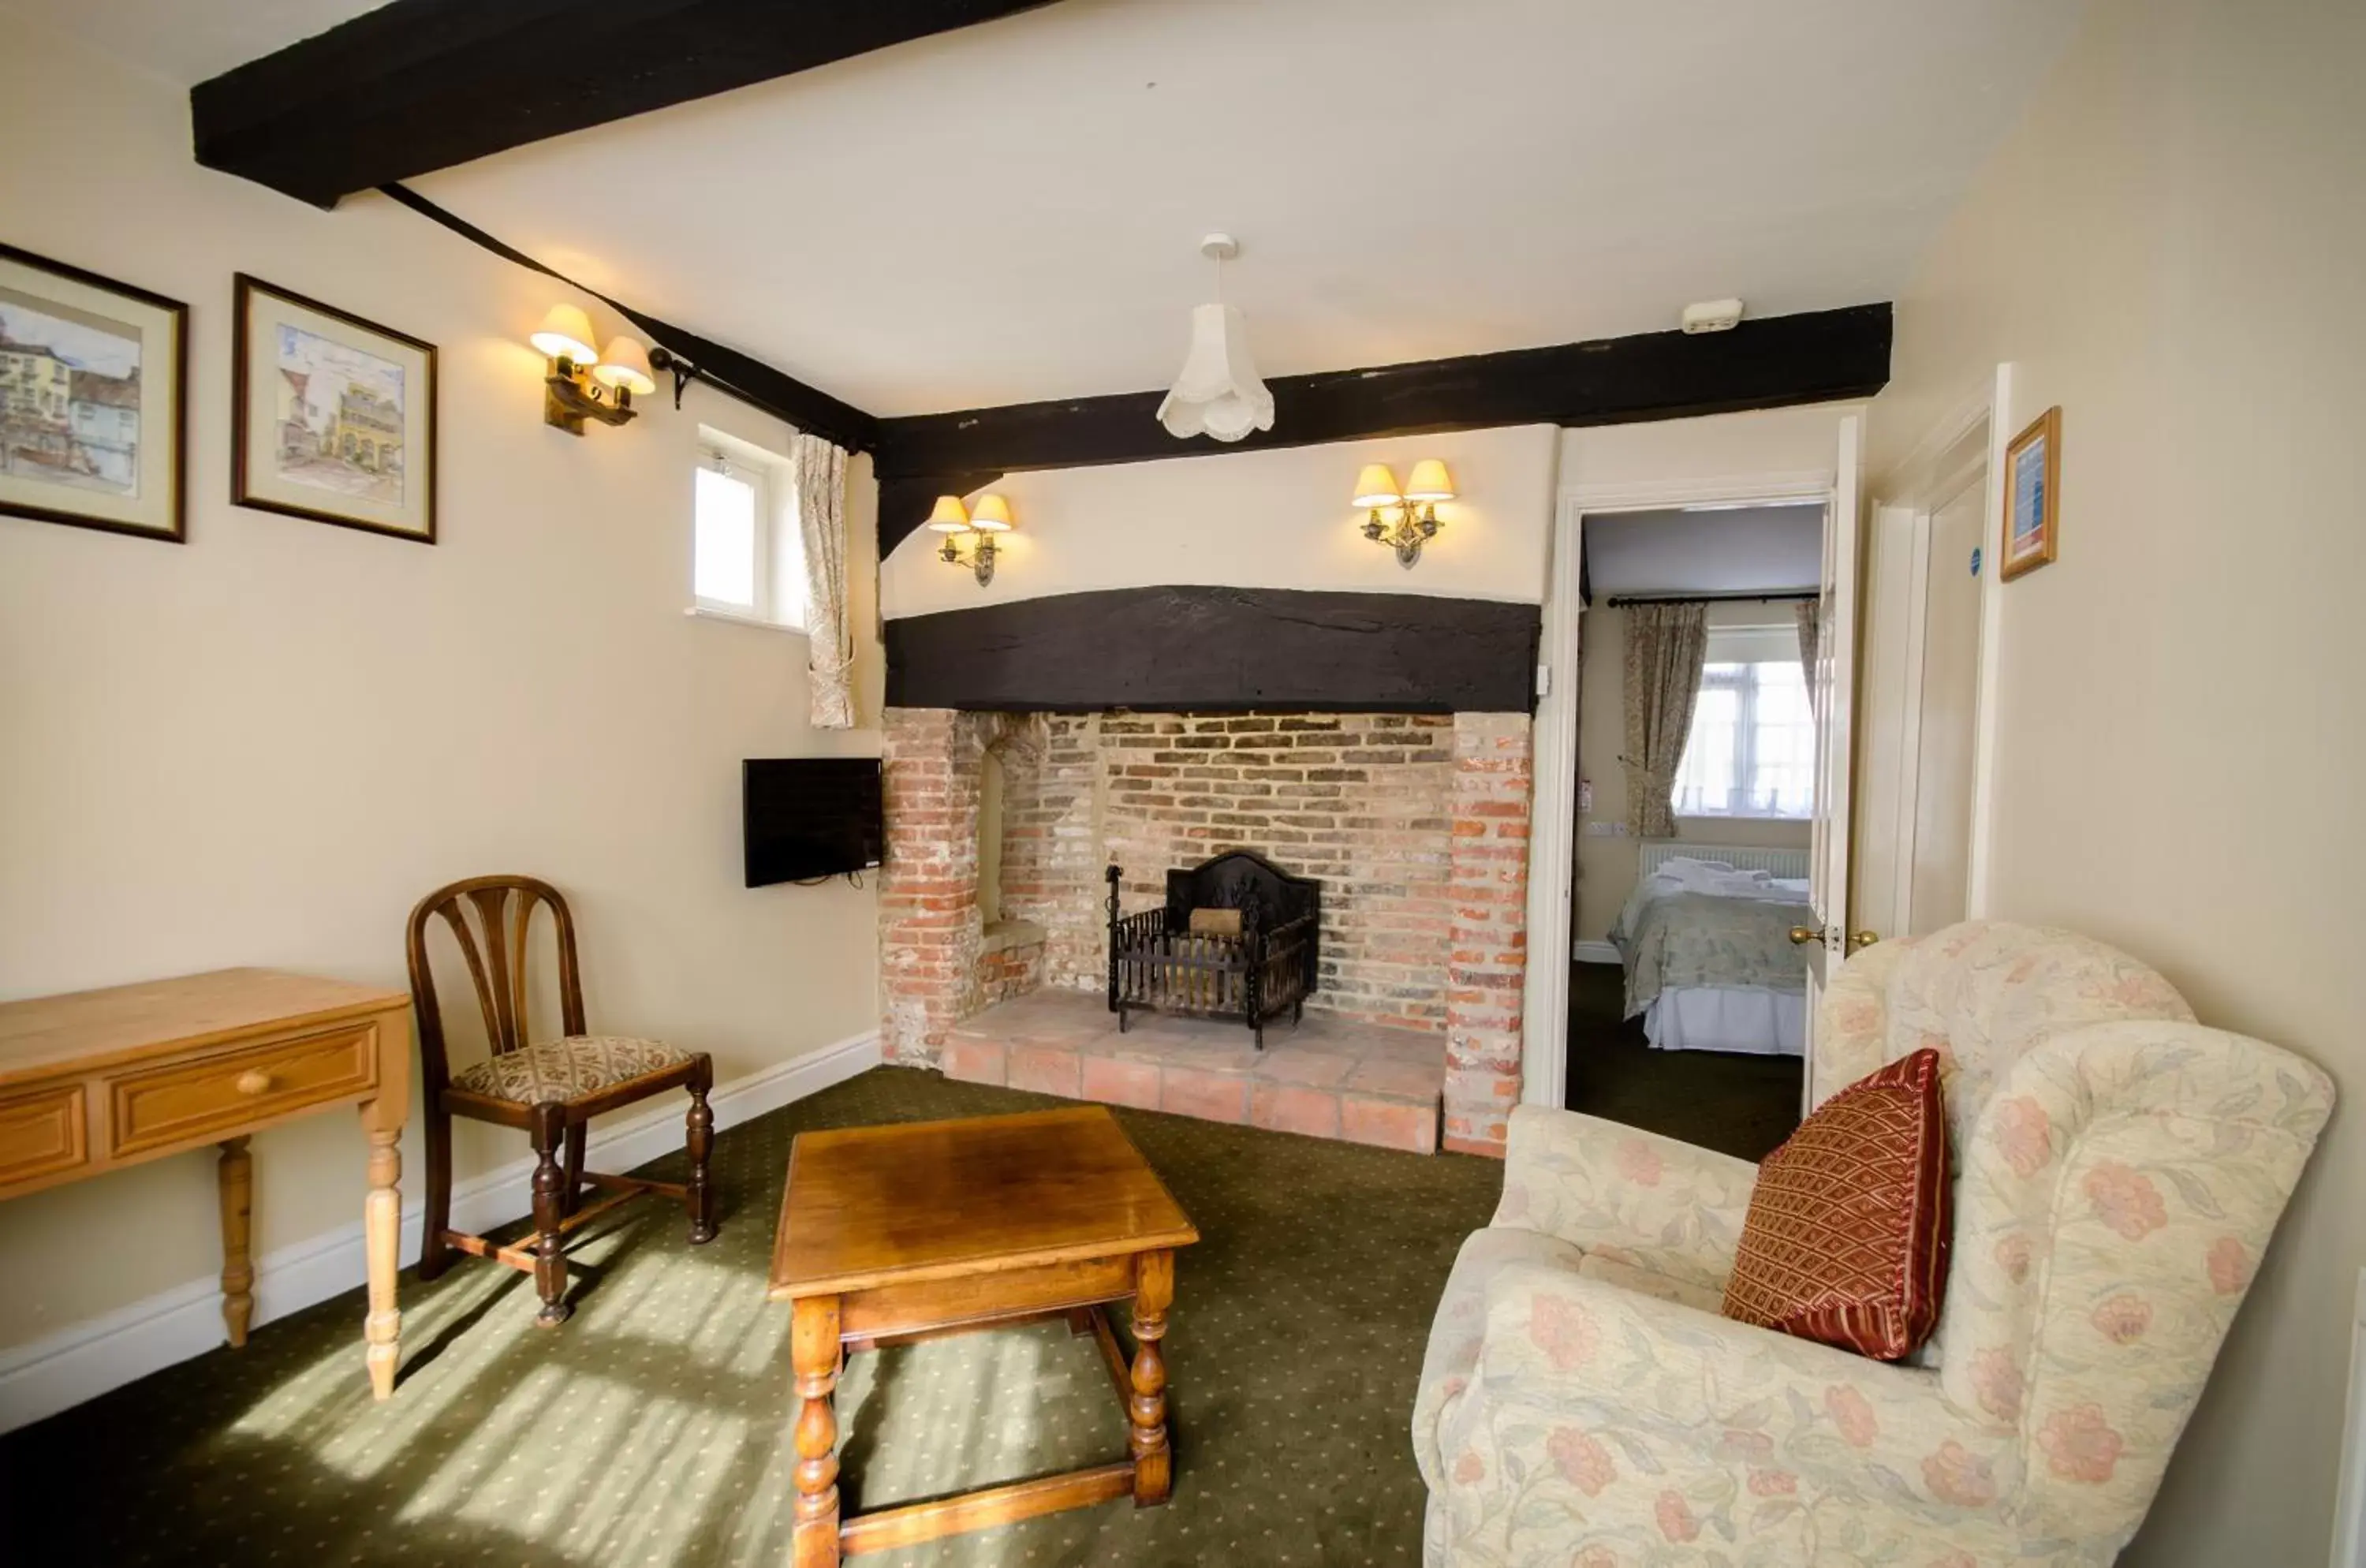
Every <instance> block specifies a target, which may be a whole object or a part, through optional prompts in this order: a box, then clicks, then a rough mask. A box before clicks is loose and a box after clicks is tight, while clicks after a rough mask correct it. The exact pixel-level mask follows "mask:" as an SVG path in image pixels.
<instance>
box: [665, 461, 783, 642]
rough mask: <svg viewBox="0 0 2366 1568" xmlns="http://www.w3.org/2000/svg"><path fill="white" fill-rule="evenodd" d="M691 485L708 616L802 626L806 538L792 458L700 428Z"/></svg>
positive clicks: (699, 577)
mask: <svg viewBox="0 0 2366 1568" xmlns="http://www.w3.org/2000/svg"><path fill="white" fill-rule="evenodd" d="M701 434H702V435H703V436H704V440H703V442H702V444H701V446H700V450H699V456H698V468H697V472H696V474H695V475H694V477H693V486H694V488H693V492H692V513H691V515H692V542H691V573H690V577H691V595H692V599H693V605H694V608H695V609H696V610H698V611H700V612H703V613H704V614H708V615H725V616H729V617H732V618H734V619H738V620H749V621H762V622H767V623H769V624H771V625H773V626H787V627H790V628H793V629H795V630H803V629H804V627H805V609H806V585H805V571H806V565H805V544H804V539H803V536H801V535H800V533H799V532H798V525H797V519H796V515H795V503H796V485H795V483H794V476H793V474H792V473H791V471H790V468H789V462H788V459H787V458H785V457H778V456H776V455H774V454H772V453H770V452H766V451H764V450H762V449H761V448H760V447H756V446H749V445H748V444H747V443H745V442H741V441H737V440H732V439H730V438H728V437H726V436H723V435H721V434H718V433H716V432H714V431H703V432H701Z"/></svg>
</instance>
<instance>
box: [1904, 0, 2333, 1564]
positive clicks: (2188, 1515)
mask: <svg viewBox="0 0 2366 1568" xmlns="http://www.w3.org/2000/svg"><path fill="white" fill-rule="evenodd" d="M2361 60H2366V8H2361V7H2360V6H2355V5H2339V4H2332V3H2329V0H2260V3H2259V4H2255V5H2248V6H2229V5H2225V4H2211V3H2208V0H2098V3H2097V4H2096V5H2095V6H2093V9H2092V11H2091V14H2090V18H2089V20H2088V22H2087V25H2086V27H2085V29H2084V32H2083V34H2082V36H2081V37H2080V38H2079V41H2078V42H2077V43H2076V44H2075V45H2074V46H2073V48H2072V49H2071V51H2070V52H2069V53H2068V55H2067V57H2066V58H2065V59H2064V61H2063V62H2062V63H2061V65H2060V66H2059V67H2058V69H2057V70H2056V72H2055V73H2054V74H2053V75H2052V76H2051V78H2050V79H2049V80H2048V81H2047V83H2046V84H2045V86H2044V88H2043V90H2042V91H2041V93H2040V95H2039V96H2038V97H2037V99H2036V100H2035V101H2034V104H2033V107H2031V109H2030V111H2029V113H2028V116H2027V118H2026V119H2025V121H2024V122H2023V123H2022V126H2021V127H2020V128H2019V129H2018V130H2016V131H2015V132H2014V134H2013V135H2012V136H2011V138H2010V139H2009V140H2008V141H2006V142H2005V143H2004V145H2003V146H2002V147H2001V148H2000V150H1999V152H1997V153H1996V155H1995V157H1994V159H1993V160H1992V161H1991V163H1990V164H1989V166H1988V167H1987V169H1986V170H1985V171H1984V172H1983V173H1982V174H1981V175H1980V176H1979V178H1978V179H1977V182H1976V183H1975V186H1974V187H1973V189H1972V191H1971V193H1970V194H1969V195H1968V196H1967V197H1966V200H1965V202H1964V204H1963V206H1962V208H1961V209H1960V210H1958V211H1957V212H1956V213H1955V216H1954V217H1953V219H1952V220H1950V222H1949V223H1948V225H1947V227H1946V229H1945V231H1944V234H1943V236H1942V238H1941V239H1940V240H1939V241H1938V242H1937V243H1936V244H1935V245H1934V247H1933V249H1932V252H1931V253H1930V254H1929V255H1928V256H1927V257H1926V258H1925V260H1924V261H1923V263H1922V265H1921V268H1920V270H1919V272H1918V274H1917V276H1916V278H1915V280H1914V282H1913V284H1912V285H1911V287H1910V288H1909V289H1908V290H1907V292H1906V293H1905V295H1904V296H1903V297H1902V298H1901V299H1900V300H1899V301H1898V340H1897V352H1896V359H1895V362H1894V380H1893V381H1892V383H1891V387H1890V389H1889V390H1888V391H1887V392H1886V393H1885V394H1884V395H1883V397H1882V398H1881V399H1880V400H1879V401H1878V402H1877V403H1876V412H1877V414H1878V415H1879V417H1878V418H1877V420H1876V423H1875V427H1874V428H1875V434H1876V456H1877V460H1878V465H1889V464H1895V463H1896V462H1898V460H1899V459H1900V458H1901V457H1903V456H1904V454H1905V453H1906V451H1907V449H1908V447H1909V446H1910V445H1911V443H1913V442H1914V441H1915V440H1916V439H1917V438H1918V437H1919V436H1921V434H1923V433H1924V432H1925V431H1927V430H1929V429H1931V428H1932V426H1933V425H1934V424H1935V423H1936V422H1937V421H1938V420H1939V419H1940V418H1941V417H1942V416H1943V415H1944V412H1946V410H1947V409H1948V408H1950V407H1952V406H1954V405H1955V404H1956V403H1957V402H1958V401H1959V400H1961V399H1962V398H1963V397H1964V395H1965V394H1966V392H1968V391H1971V390H1972V389H1976V388H1977V387H1978V386H1980V385H1982V384H1983V383H1984V381H1985V378H1988V377H1989V374H1990V373H1991V372H1992V370H1993V368H1994V367H1995V366H1996V365H1997V364H1998V363H2000V362H2011V364H2012V365H2013V366H2014V367H2015V372H2014V374H2015V379H2014V389H2013V400H2014V404H2015V406H2014V408H2013V409H2012V411H2011V417H2012V419H2013V421H2014V422H2015V423H2016V424H2018V423H2025V422H2026V421H2027V420H2028V419H2030V418H2031V417H2034V415H2035V414H2037V413H2038V412H2041V411H2043V410H2044V409H2045V408H2046V407H2047V406H2048V405H2051V404H2057V403H2058V404H2059V405H2061V407H2062V411H2063V414H2062V419H2063V425H2062V439H2063V451H2062V462H2063V467H2062V482H2061V502H2062V509H2063V520H2064V523H2063V535H2062V543H2061V555H2060V558H2059V559H2058V560H2057V561H2056V564H2054V565H2052V566H2049V567H2046V568H2045V569H2044V570H2039V571H2037V572H2035V573H2034V574H2032V575H2029V576H2027V577H2023V578H2022V579H2020V580H2019V581H2015V582H2013V583H2011V584H2009V585H2007V586H2006V588H2005V589H2004V592H2003V602H2002V625H2001V633H2000V660H2001V663H2000V681H2001V690H2000V698H1999V703H1998V715H1999V723H1998V731H1997V749H1998V755H1997V781H1996V787H1997V799H1996V817H1995V863H1994V872H1993V880H1992V883H1991V895H1992V903H1993V906H1994V909H1995V911H1996V913H1998V914H1999V915H2001V916H2004V917H2008V918H2011V919H2027V920H2041V921H2050V922H2056V923H2059V924H2062V925H2066V926H2070V927H2074V928H2076V929H2079V930H2081V931H2089V932H2091V933H2093V934H2094V935H2096V936H2099V937H2101V938H2103V939H2105V940H2107V941H2110V942H2115V943H2118V944H2120V945H2122V946H2124V947H2125V948H2127V949H2128V950H2130V951H2131V952H2134V953H2138V954H2140V955H2142V956H2143V957H2145V958H2146V959H2148V960H2150V961H2151V962H2153V963H2155V964H2158V965H2159V966H2160V967H2161V968H2162V969H2163V970H2165V971H2166V972H2167V973H2168V975H2169V976H2170V978H2171V979H2172V980H2174V981H2175V982H2176V984H2177V985H2178V986H2179V987H2180V988H2181V989H2182V990H2184V992H2185V993H2186V995H2187V996H2188V997H2189V998H2191V1000H2192V1002H2193V1004H2194V1006H2195V1007H2196V1008H2197V1009H2198V1010H2200V1012H2201V1014H2202V1016H2203V1019H2204V1020H2205V1021H2208V1022H2211V1023H2214V1024H2217V1025H2220V1026H2223V1027H2225V1028H2230V1029H2236V1030H2241V1031H2244V1032H2249V1033H2253V1034H2257V1035H2259V1036H2261V1037H2264V1038H2266V1039H2269V1040H2272V1041H2276V1042H2278V1043H2282V1044H2284V1045H2287V1046H2289V1047H2291V1048H2293V1050H2296V1051H2298V1052H2300V1053H2302V1054H2303V1055H2306V1056H2308V1057H2310V1058H2312V1059H2313V1060H2315V1061H2316V1062H2318V1063H2320V1064H2322V1065H2323V1066H2325V1067H2327V1069H2328V1070H2329V1071H2330V1072H2331V1073H2332V1074H2333V1075H2334V1077H2336V1078H2337V1079H2338V1081H2339V1084H2340V1088H2341V1092H2342V1094H2343V1096H2344V1097H2345V1100H2348V1101H2349V1103H2347V1104H2345V1105H2344V1106H2343V1107H2342V1108H2341V1109H2339V1110H2337V1111H2336V1112H2335V1116H2334V1120H2333V1122H2332V1124H2331V1126H2330V1127H2329V1128H2328V1129H2327V1134H2326V1136H2325V1139H2324V1141H2323V1143H2322V1144H2321V1145H2320V1146H2319V1148H2318V1151H2317V1154H2316V1157H2315V1161H2314V1163H2313V1165H2312V1166H2311V1168H2310V1170H2309V1172H2308V1175H2307V1177H2306V1178H2305V1179H2304V1183H2303V1186H2302V1189H2301V1190H2300V1193H2299V1195H2298V1197H2297V1198H2296V1200H2295V1201H2294V1203H2293V1208H2292V1210H2291V1212H2290V1213H2288V1214H2287V1215H2286V1216H2285V1219H2284V1223H2283V1226H2282V1231H2281V1233H2280V1234H2279V1235H2278V1236H2277V1239H2276V1241H2275V1244H2274V1245H2273V1247H2271V1248H2270V1251H2269V1254H2268V1257H2267V1259H2266V1262H2265V1266H2264V1268H2263V1269H2262V1271H2261V1273H2260V1276H2259V1280H2258V1283H2257V1284H2256V1286H2255V1287H2254V1290H2253V1292H2252V1295H2251V1297H2250V1299H2249V1300H2248V1302H2247V1303H2245V1305H2244V1307H2243V1310H2242V1314H2241V1315H2240V1317H2239V1319H2238V1320H2237V1322H2236V1325H2235V1331H2234V1334H2233V1337H2232V1338H2231V1339H2230V1341H2229V1342H2228V1345H2227V1348H2226V1350H2225V1355H2224V1356H2223V1357H2222V1359H2221V1360H2220V1363H2219V1365H2218V1368H2217V1371H2216V1373H2215V1375H2214V1377H2213V1379H2212V1382H2211V1385H2210V1389H2209V1392H2208V1393H2206V1394H2205V1396H2204V1398H2203V1404H2202V1406H2201V1409H2200V1411H2199V1413H2198V1415H2197V1416H2196V1417H2195V1419H2194V1422H2193V1424H2192V1426H2191V1428H2190V1429H2189V1431H2188V1432H2187V1434H2186V1437H2185V1440H2184V1442H2183V1444H2182V1446H2181V1448H2180V1452H2179V1454H2178V1456H2177V1458H2176V1460H2175V1461H2174V1462H2173V1463H2172V1465H2171V1467H2170V1469H2169V1475H2168V1479H2167V1482H2166V1483H2165V1484H2164V1486H2163V1488H2162V1491H2161V1495H2160V1497H2159V1500H2158V1503H2157V1504H2156V1505H2155V1506H2154V1509H2153V1512H2152V1516H2151V1517H2150V1519H2149V1520H2148V1521H2147V1523H2146V1528H2145V1529H2144V1531H2143V1532H2142V1533H2141V1534H2140V1535H2139V1537H2138V1538H2137V1540H2136V1542H2135V1545H2134V1547H2132V1548H2131V1550H2130V1551H2129V1553H2128V1554H2127V1556H2126V1558H2125V1559H2124V1561H2126V1562H2132V1563H2138V1564H2145V1565H2147V1568H2152V1565H2163V1564H2178V1565H2188V1564H2190V1565H2192V1568H2215V1565H2217V1564H2223V1563H2228V1562H2253V1563H2261V1564H2265V1563H2276V1564H2285V1563H2291V1564H2307V1563H2318V1562H2325V1561H2326V1560H2327V1538H2328V1532H2329V1529H2330V1519H2331V1515H2332V1510H2333V1503H2334V1495H2335V1472H2336V1465H2337V1460H2338V1454H2339V1450H2340V1442H2341V1425H2342V1404H2343V1388H2344V1379H2343V1369H2344V1367H2345V1366H2346V1364H2347V1362H2348V1360H2349V1343H2350V1333H2349V1324H2350V1314H2351V1303H2352V1302H2353V1300H2354V1298H2355V1293H2356V1280H2357V1271H2358V1269H2359V1267H2360V1263H2361V1262H2366V1205H2361V1204H2360V1203H2359V1202H2358V1201H2357V1197H2356V1195H2357V1193H2358V1192H2359V1191H2360V1188H2361V1186H2366V1139H2361V1138H2360V1134H2359V1130H2358V1111H2357V1110H2356V1104H2355V1102H2356V1100H2357V1098H2358V1097H2360V1096H2366V966H2361V965H2360V963H2359V958H2358V946H2359V941H2360V935H2361V933H2366V922H2361V920H2360V917H2359V913H2358V905H2357V898H2356V895H2355V892H2354V891H2353V887H2352V885H2353V884H2354V883H2355V881H2356V873H2357V869H2358V868H2359V867H2360V866H2361V865H2366V816H2361V815H2360V812H2359V811H2358V809H2357V804H2358V803H2357V779H2358V775H2359V773H2360V768H2361V766H2366V750H2361V747H2366V739H2361V738H2366V686H2361V685H2360V682H2358V681H2357V680H2356V679H2355V677H2354V673H2353V671H2352V669H2351V665H2352V664H2353V663H2354V660H2353V657H2352V651H2351V650H2352V649H2353V648H2354V645H2355V642H2356V636H2355V623H2356V609H2355V604H2356V598H2357V589H2358V584H2359V582H2360V581H2366V526H2361V524H2366V443H2361V442H2360V440H2359V438H2358V431H2359V428H2360V424H2361V423H2366V326H2361V318H2360V314H2359V312H2358V310H2356V309H2355V305H2354V299H2355V296H2356V291H2357V275H2358V258H2359V257H2360V255H2361V254H2366V203H2360V201H2359V200H2358V199H2357V197H2358V191H2359V182H2360V171H2366V113H2362V112H2361V111H2360V107H2359V98H2358V66H2359V62H2360V61H2361Z"/></svg>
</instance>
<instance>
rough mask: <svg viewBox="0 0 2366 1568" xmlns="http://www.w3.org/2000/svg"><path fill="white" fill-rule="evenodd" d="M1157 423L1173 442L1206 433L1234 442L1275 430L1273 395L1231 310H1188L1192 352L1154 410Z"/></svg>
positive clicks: (1237, 314) (1240, 319)
mask: <svg viewBox="0 0 2366 1568" xmlns="http://www.w3.org/2000/svg"><path fill="white" fill-rule="evenodd" d="M1158 423H1161V424H1163V425H1165V426H1166V428H1167V430H1168V432H1169V433H1170V434H1175V435H1177V436H1192V435H1198V434H1202V433H1205V434H1209V435H1211V436H1213V437H1215V438H1216V439H1217V440H1219V441H1238V440H1239V439H1240V438H1241V437H1242V436H1244V435H1246V434H1248V433H1249V432H1250V431H1252V430H1271V429H1272V428H1273V394H1272V393H1271V392H1268V391H1267V390H1266V387H1265V383H1264V382H1263V381H1261V380H1259V379H1258V378H1257V373H1256V361H1255V360H1254V359H1252V358H1251V357H1250V355H1249V332H1248V322H1247V321H1246V320H1245V318H1244V317H1243V316H1242V315H1241V313H1240V311H1239V310H1235V309H1234V307H1232V306H1230V305H1199V306H1194V307H1193V308H1192V310H1191V352H1190V354H1189V356H1188V357H1186V358H1185V360H1184V361H1183V374H1182V375H1180V376H1178V377H1177V378H1176V379H1175V389H1174V390H1172V391H1170V392H1168V393H1167V394H1166V401H1165V402H1163V403H1161V404H1159V405H1158Z"/></svg>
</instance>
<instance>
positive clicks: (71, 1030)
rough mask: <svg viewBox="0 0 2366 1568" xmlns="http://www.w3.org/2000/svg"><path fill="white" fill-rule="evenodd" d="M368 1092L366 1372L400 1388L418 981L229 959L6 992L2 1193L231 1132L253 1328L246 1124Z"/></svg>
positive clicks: (226, 1205)
mask: <svg viewBox="0 0 2366 1568" xmlns="http://www.w3.org/2000/svg"><path fill="white" fill-rule="evenodd" d="M337 1105H358V1106H359V1107H360V1108H361V1119H362V1128H363V1131H364V1132H365V1133H366V1134H367V1135H368V1140H369V1195H368V1197H367V1198H366V1200H365V1201H364V1204H363V1234H364V1239H365V1242H366V1250H367V1254H368V1259H369V1316H368V1319H367V1324H366V1328H365V1331H364V1335H365V1338H366V1342H367V1348H366V1352H365V1356H366V1361H367V1364H368V1367H369V1376H370V1385H371V1387H372V1389H373V1390H374V1391H375V1392H376V1393H377V1397H378V1398H380V1399H385V1398H388V1397H389V1396H391V1395H392V1394H393V1393H394V1370H395V1364H396V1360H397V1359H398V1357H399V1355H400V1346H399V1343H398V1339H399V1331H400V1326H401V1315H400V1313H399V1312H398V1311H397V1310H396V1304H395V1293H394V1284H395V1273H396V1270H397V1269H398V1267H399V1266H400V1261H401V1260H400V1243H401V1234H402V1200H401V1195H400V1191H399V1190H398V1189H397V1186H396V1182H397V1180H398V1179H399V1178H400V1176H401V1173H402V1156H401V1154H400V1148H399V1144H400V1139H401V1137H402V1122H403V1118H404V1116H405V1115H406V1114H407V1113H408V1111H409V1110H410V1106H411V998H410V995H409V994H408V993H407V992H403V991H389V990H384V989H381V988H380V987H375V986H356V985H351V984H348V983H347V982H345V981H343V980H321V979H315V978H313V977H311V976H305V975H287V974H282V973H279V972H278V971H276V970H270V969H221V970H217V971H215V972H213V973H212V974H208V975H190V976H185V977H183V978H181V979H177V980H152V981H149V982H146V983H144V984H141V985H136V986H116V987H109V988H107V989H106V990H99V991H77V992H74V993H73V994H72V995H69V996H59V997H39V998H32V999H30V1000H27V1001H20V1002H5V1003H0V1199H6V1198H14V1197H16V1196H17V1195H18V1194H20V1193H25V1192H32V1191H37V1190H39V1189H41V1188H44V1187H54V1186H57V1185H59V1184H61V1183H62V1182H68V1181H79V1180H81V1179H83V1178H84V1177H86V1176H97V1175H100V1174H102V1173H104V1172H106V1171H109V1170H115V1169H118V1168H121V1167H124V1166H128V1165H137V1164H139V1163H141V1161H143V1160H152V1159H161V1158H163V1156H166V1155H174V1154H180V1153H182V1152H183V1151H185V1150H188V1149H195V1148H199V1147H203V1146H204V1145H209V1144H210V1145H219V1146H220V1150H221V1157H220V1161H219V1165H218V1174H219V1179H220V1187H221V1227H222V1272H221V1284H222V1319H223V1321H224V1322H225V1323H226V1324H227V1325H229V1328H230V1342H231V1344H232V1345H233V1346H237V1345H243V1344H245V1343H246V1327H247V1322H248V1319H249V1317H250V1316H251V1315H252V1314H253V1313H254V1263H253V1261H252V1260H251V1258H249V1256H248V1249H247V1248H248V1215H249V1204H250V1198H251V1194H252V1192H253V1190H254V1162H253V1158H252V1156H249V1155H248V1153H247V1140H248V1138H250V1137H251V1136H253V1135H254V1134H255V1133H257V1132H259V1131H261V1130H262V1129H264V1128H265V1127H271V1126H276V1125H277V1124H278V1123H279V1122H286V1121H288V1120H290V1119H292V1118H294V1117H298V1116H304V1115H309V1114H310V1113H311V1112H313V1111H321V1110H326V1109H327V1108H329V1107H331V1106H337Z"/></svg>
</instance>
